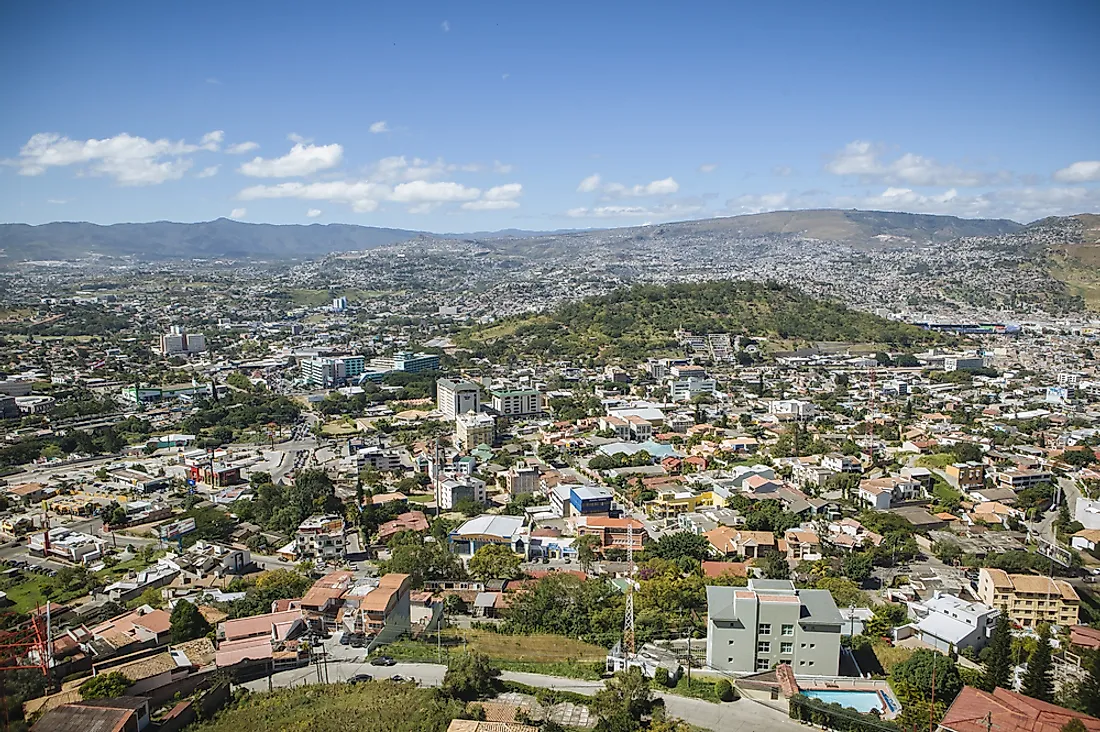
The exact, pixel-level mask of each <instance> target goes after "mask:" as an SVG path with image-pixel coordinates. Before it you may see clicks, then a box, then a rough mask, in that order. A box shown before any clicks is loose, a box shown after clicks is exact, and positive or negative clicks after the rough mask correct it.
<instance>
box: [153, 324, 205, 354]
mask: <svg viewBox="0 0 1100 732" xmlns="http://www.w3.org/2000/svg"><path fill="white" fill-rule="evenodd" d="M205 350H206V336H204V335H203V334H202V333H188V332H187V331H185V330H184V329H183V328H181V327H180V326H178V325H173V326H172V327H171V328H170V329H169V330H168V332H167V333H165V334H164V335H162V336H161V337H160V352H161V353H162V354H164V355H165V356H187V355H191V354H193V353H202V352H203V351H205Z"/></svg>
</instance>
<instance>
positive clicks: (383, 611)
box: [341, 573, 412, 643]
mask: <svg viewBox="0 0 1100 732" xmlns="http://www.w3.org/2000/svg"><path fill="white" fill-rule="evenodd" d="M410 589H411V578H410V577H409V575H407V574H398V573H390V574H385V575H382V576H381V577H380V578H378V579H377V580H367V581H366V582H363V583H361V584H358V585H356V586H355V587H353V588H352V589H351V590H350V591H349V592H348V594H347V595H346V597H345V598H344V600H345V602H344V608H343V612H342V617H341V624H342V626H343V628H344V629H345V630H347V631H349V632H351V633H358V634H361V635H363V636H365V637H367V638H370V639H372V640H374V641H375V642H379V643H390V642H392V641H394V640H396V639H397V638H398V637H399V636H401V635H403V634H405V633H408V632H409V628H410V623H411V612H412V610H411V595H410Z"/></svg>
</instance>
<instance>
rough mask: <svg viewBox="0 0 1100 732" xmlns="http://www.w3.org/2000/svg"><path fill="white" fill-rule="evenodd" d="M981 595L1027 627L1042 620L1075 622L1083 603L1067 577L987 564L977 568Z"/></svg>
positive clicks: (1068, 624)
mask: <svg viewBox="0 0 1100 732" xmlns="http://www.w3.org/2000/svg"><path fill="white" fill-rule="evenodd" d="M978 599H979V600H981V601H982V602H983V603H985V604H986V605H989V606H990V607H994V608H997V609H999V610H1003V611H1004V612H1007V613H1008V617H1009V618H1010V619H1011V620H1012V621H1013V622H1015V623H1019V624H1020V625H1023V626H1025V627H1029V626H1034V625H1038V624H1039V623H1041V622H1047V623H1053V624H1056V625H1062V626H1070V625H1076V624H1077V621H1078V610H1079V607H1080V604H1081V599H1080V598H1079V597H1078V595H1077V591H1076V590H1074V589H1073V585H1071V584H1070V583H1069V582H1066V581H1065V580H1056V579H1051V578H1048V577H1037V576H1033V575H1027V574H1008V573H1007V572H1005V571H1003V570H1000V569H990V568H988V567H983V568H982V569H980V570H979V571H978Z"/></svg>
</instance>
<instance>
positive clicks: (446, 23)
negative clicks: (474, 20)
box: [439, 20, 451, 33]
mask: <svg viewBox="0 0 1100 732" xmlns="http://www.w3.org/2000/svg"><path fill="white" fill-rule="evenodd" d="M439 27H440V28H442V29H443V32H444V33H450V32H451V21H449V20H445V21H443V22H442V23H440V24H439Z"/></svg>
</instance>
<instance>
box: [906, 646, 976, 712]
mask: <svg viewBox="0 0 1100 732" xmlns="http://www.w3.org/2000/svg"><path fill="white" fill-rule="evenodd" d="M933 678H935V680H936V685H935V697H936V703H937V704H941V703H942V704H950V703H951V702H952V701H953V700H954V699H955V697H956V696H958V695H959V692H960V691H962V686H963V683H962V677H961V676H959V669H958V668H957V667H956V666H955V664H954V663H953V662H952V661H951V659H950V658H948V657H947V656H945V655H943V654H942V653H940V652H939V651H933V650H930V649H927V648H921V649H919V650H917V651H915V652H914V653H913V655H912V656H910V657H909V658H908V659H906V660H904V661H902V662H901V663H899V664H897V665H896V666H894V668H893V669H892V670H891V671H890V681H891V682H893V685H894V688H895V689H896V690H898V691H899V693H900V694H902V695H904V696H910V697H916V700H919V701H922V702H929V701H931V699H932V679H933ZM910 701H912V699H910ZM906 703H907V702H906V700H904V699H903V700H902V704H903V705H904V704H906Z"/></svg>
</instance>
